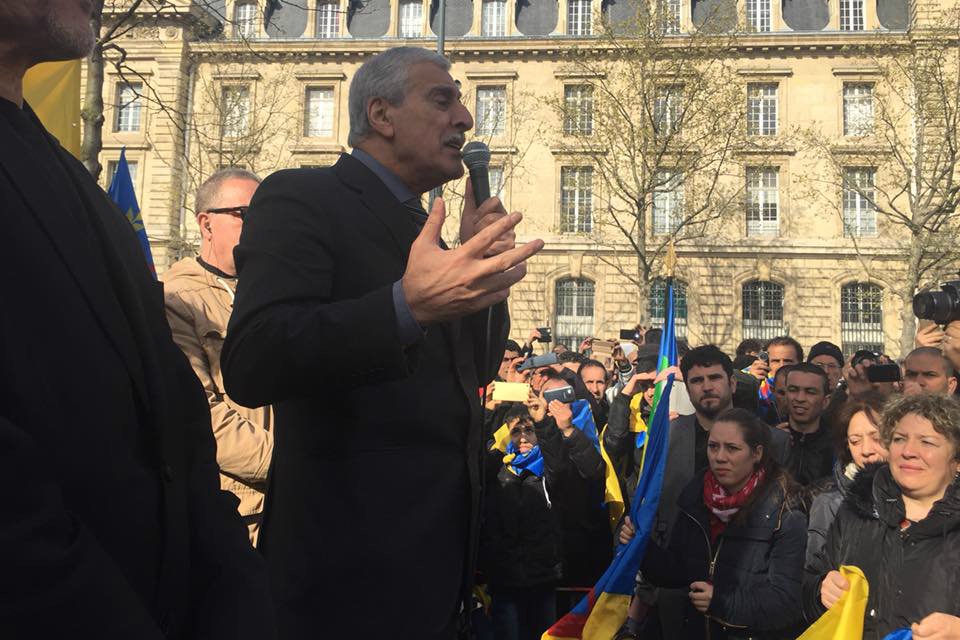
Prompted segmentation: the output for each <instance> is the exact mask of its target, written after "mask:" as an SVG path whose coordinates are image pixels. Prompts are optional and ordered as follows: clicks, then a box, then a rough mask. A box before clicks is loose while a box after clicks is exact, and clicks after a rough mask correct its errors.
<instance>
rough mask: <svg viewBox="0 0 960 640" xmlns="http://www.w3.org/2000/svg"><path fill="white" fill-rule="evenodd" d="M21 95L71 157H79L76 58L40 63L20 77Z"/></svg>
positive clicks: (78, 77) (78, 80) (77, 65)
mask: <svg viewBox="0 0 960 640" xmlns="http://www.w3.org/2000/svg"><path fill="white" fill-rule="evenodd" d="M23 97H24V98H25V99H26V101H27V102H28V103H30V106H31V107H32V108H33V110H34V112H35V113H36V114H37V117H38V118H40V122H42V123H43V126H44V127H46V129H47V131H49V132H50V133H51V134H53V136H54V137H55V138H56V139H57V140H59V141H60V144H61V145H62V146H63V148H64V149H66V150H67V151H69V152H70V153H71V154H72V155H73V156H74V157H76V158H79V157H80V60H66V61H64V62H43V63H40V64H38V65H36V66H34V67H31V68H30V69H28V70H27V74H26V75H25V76H24V77H23Z"/></svg>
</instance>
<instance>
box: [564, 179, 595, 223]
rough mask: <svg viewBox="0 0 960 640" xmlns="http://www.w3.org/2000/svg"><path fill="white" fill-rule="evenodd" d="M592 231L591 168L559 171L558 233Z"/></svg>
mask: <svg viewBox="0 0 960 640" xmlns="http://www.w3.org/2000/svg"><path fill="white" fill-rule="evenodd" d="M592 230H593V167H562V168H561V169H560V233H590V231H592Z"/></svg>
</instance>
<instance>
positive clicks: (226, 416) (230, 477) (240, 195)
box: [160, 168, 273, 545]
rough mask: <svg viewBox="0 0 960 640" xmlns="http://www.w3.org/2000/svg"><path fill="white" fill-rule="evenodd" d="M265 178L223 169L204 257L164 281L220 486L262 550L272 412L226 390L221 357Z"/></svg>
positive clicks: (200, 193) (208, 198) (204, 230)
mask: <svg viewBox="0 0 960 640" xmlns="http://www.w3.org/2000/svg"><path fill="white" fill-rule="evenodd" d="M259 185H260V178H258V177H257V176H256V175H254V174H252V173H250V172H249V171H245V170H243V169H237V168H231V169H223V170H221V171H218V172H217V173H215V174H213V175H212V176H210V177H209V178H208V179H207V180H206V181H205V182H204V183H203V184H202V185H200V188H199V189H198V190H197V197H196V203H195V210H196V212H197V226H198V227H199V229H200V254H199V255H197V256H188V257H186V258H184V259H183V260H180V261H179V262H177V263H176V264H175V265H173V266H172V267H171V268H170V269H169V270H168V271H167V272H165V273H164V274H163V275H162V276H161V278H160V279H161V280H163V282H164V303H165V305H166V312H167V321H168V322H169V323H170V329H171V330H172V332H173V340H174V342H176V343H177V346H179V347H180V349H181V350H182V351H183V352H184V354H186V356H187V359H188V360H189V361H190V365H191V366H192V367H193V370H194V372H195V373H196V374H197V377H198V378H200V382H201V383H203V388H204V390H205V391H206V393H207V402H208V403H209V404H210V417H211V422H212V427H213V435H214V437H215V438H216V440H217V462H218V463H219V465H220V486H221V488H222V489H224V490H226V491H230V492H231V493H233V494H234V495H235V496H237V498H238V499H239V500H240V504H239V505H238V510H239V512H240V516H241V517H242V518H243V521H244V524H246V525H247V530H248V531H249V534H250V542H251V544H253V545H256V544H257V538H258V536H259V532H260V520H261V517H262V516H263V503H264V493H265V491H266V482H267V469H269V467H270V458H271V455H272V453H273V431H272V430H271V426H272V422H273V420H272V414H271V411H270V407H259V408H256V409H248V408H247V407H244V406H241V405H239V404H237V403H236V402H234V401H233V400H232V399H231V398H230V397H229V396H228V395H227V394H226V392H225V391H224V389H223V375H222V374H221V372H220V351H221V350H222V349H223V341H224V338H226V335H227V322H228V321H229V320H230V313H231V312H232V311H233V297H234V292H235V290H236V281H237V270H236V267H235V266H234V263H233V248H234V247H236V246H237V243H239V242H240V231H241V229H242V228H243V216H244V214H245V213H246V211H247V205H249V204H250V199H251V198H252V197H253V194H254V192H255V191H256V190H257V187H258V186H259Z"/></svg>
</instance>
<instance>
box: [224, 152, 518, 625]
mask: <svg viewBox="0 0 960 640" xmlns="http://www.w3.org/2000/svg"><path fill="white" fill-rule="evenodd" d="M416 234H417V227H416V226H415V224H414V222H413V220H412V218H411V216H410V214H409V212H408V211H407V210H405V209H404V207H403V206H402V205H400V203H398V202H397V200H396V199H395V198H394V197H393V196H392V195H391V193H390V192H389V190H388V189H387V187H386V186H385V185H384V184H383V183H382V182H381V181H380V180H379V179H378V178H377V177H376V176H375V175H374V174H373V173H372V172H371V171H370V170H369V169H367V168H366V167H365V166H364V165H363V164H362V163H360V162H359V161H357V160H356V159H355V158H353V157H351V156H348V155H343V156H341V158H340V160H339V161H338V162H337V164H336V165H335V166H334V167H331V168H329V169H294V170H288V171H280V172H277V173H275V174H273V175H271V176H270V177H269V178H267V179H266V180H265V181H264V182H263V184H262V185H261V186H260V188H259V189H258V190H257V193H256V195H255V196H254V198H253V202H252V203H251V205H250V212H249V214H248V216H247V217H246V219H245V221H244V229H243V234H242V236H241V239H240V245H239V246H238V247H237V249H236V251H235V257H236V262H237V267H238V270H239V276H240V277H239V283H238V288H237V297H236V301H235V304H234V311H233V316H232V318H231V320H230V326H229V328H228V330H227V339H226V342H225V344H224V350H223V354H222V358H221V363H222V368H223V374H224V382H225V386H226V389H227V392H228V393H229V394H230V395H231V397H233V398H234V399H236V400H237V401H239V402H240V403H242V404H246V405H249V406H261V405H264V404H271V405H273V406H274V407H275V411H276V424H277V427H276V436H275V438H276V439H275V442H274V462H273V470H272V476H271V484H270V489H269V492H268V495H267V507H266V512H265V515H264V523H263V532H262V534H261V535H262V537H261V541H260V545H259V546H260V548H261V549H262V550H263V552H264V554H265V556H266V558H267V564H268V570H269V572H270V578H271V582H272V585H273V592H274V599H275V602H276V603H277V609H278V616H279V620H280V636H281V637H282V638H315V637H317V635H316V634H317V633H318V632H319V630H322V631H323V632H324V633H325V634H326V637H353V638H363V637H376V636H378V635H387V636H389V637H395V638H445V637H450V636H451V634H452V633H453V626H454V623H455V617H456V612H457V610H458V609H459V598H460V597H461V596H462V591H463V589H464V587H465V586H466V584H468V583H469V579H470V578H471V575H470V574H471V573H472V570H471V568H470V567H471V565H472V560H473V557H474V555H475V546H476V539H477V535H476V534H477V523H478V513H479V512H478V509H479V493H480V470H479V469H480V461H481V458H480V456H481V454H480V450H481V439H482V438H483V434H482V433H481V430H480V402H479V396H478V388H479V386H480V385H481V383H486V382H487V381H489V380H492V379H493V376H494V375H495V374H496V371H497V368H498V365H499V362H500V359H501V357H502V351H503V344H504V342H505V340H506V335H507V331H508V328H509V326H508V325H509V320H508V318H507V313H506V305H498V306H497V307H495V308H494V312H493V322H492V333H491V347H490V348H489V349H486V348H485V347H486V329H487V327H486V324H487V322H486V321H487V313H486V312H483V313H479V314H476V315H474V316H471V317H467V318H463V319H461V320H457V321H453V322H448V323H444V324H441V325H437V326H432V327H428V328H427V330H426V334H425V336H424V338H423V340H422V341H421V342H420V343H418V344H416V345H414V346H411V347H407V348H404V347H403V346H401V344H400V340H399V337H398V329H397V320H396V314H395V310H394V303H393V297H392V293H391V291H392V285H393V283H394V282H395V281H397V280H398V279H400V277H401V276H402V275H403V272H404V269H405V266H406V262H407V256H408V253H409V249H410V245H411V243H412V242H413V240H414V238H415V237H416ZM487 352H488V353H487ZM487 355H489V359H487ZM485 360H486V362H485ZM484 362H485V366H484Z"/></svg>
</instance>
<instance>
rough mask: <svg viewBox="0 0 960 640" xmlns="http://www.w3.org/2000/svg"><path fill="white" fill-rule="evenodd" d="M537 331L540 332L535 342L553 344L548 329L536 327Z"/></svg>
mask: <svg viewBox="0 0 960 640" xmlns="http://www.w3.org/2000/svg"><path fill="white" fill-rule="evenodd" d="M537 331H539V332H540V337H539V338H537V342H553V335H552V334H551V332H550V327H537Z"/></svg>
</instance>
